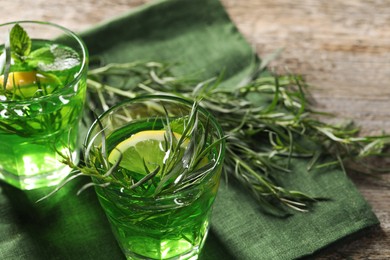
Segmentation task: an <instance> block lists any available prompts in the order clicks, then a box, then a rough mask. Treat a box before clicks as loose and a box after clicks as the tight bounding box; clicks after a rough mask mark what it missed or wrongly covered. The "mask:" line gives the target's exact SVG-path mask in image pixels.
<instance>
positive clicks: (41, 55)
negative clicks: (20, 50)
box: [26, 47, 55, 67]
mask: <svg viewBox="0 0 390 260" xmlns="http://www.w3.org/2000/svg"><path fill="white" fill-rule="evenodd" d="M54 59H55V56H54V54H53V52H52V51H51V50H50V47H42V48H39V49H37V50H34V51H32V52H31V53H30V55H29V56H28V57H27V59H26V62H27V63H28V65H29V66H30V67H38V65H39V63H42V64H50V63H53V62H54Z"/></svg>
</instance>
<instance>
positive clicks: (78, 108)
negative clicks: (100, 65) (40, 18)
mask: <svg viewBox="0 0 390 260" xmlns="http://www.w3.org/2000/svg"><path fill="white" fill-rule="evenodd" d="M42 46H54V44H53V43H51V42H42V41H39V42H36V41H33V50H34V49H36V48H39V47H42ZM55 46H56V47H55V48H56V51H57V52H62V53H65V54H67V55H68V58H67V59H66V60H64V62H72V60H73V62H74V64H77V62H78V64H77V65H75V66H72V64H69V63H68V65H67V66H68V67H67V66H64V67H63V68H61V67H59V66H60V64H61V61H59V60H58V59H57V60H56V62H54V63H53V64H47V63H43V62H42V64H41V65H40V66H41V67H42V68H43V69H45V70H46V71H40V70H39V66H38V69H37V68H30V67H28V66H26V65H25V64H19V63H17V62H15V64H13V65H12V66H11V70H10V72H15V74H17V73H20V72H21V71H22V72H23V73H26V72H27V74H28V75H32V76H31V77H35V75H38V76H39V77H41V78H43V80H41V81H39V80H38V81H37V82H27V83H26V84H25V85H23V86H19V85H17V86H14V87H12V88H11V89H7V90H4V88H3V86H0V88H1V92H0V147H1V150H0V179H3V180H4V181H5V182H7V183H9V184H11V185H13V186H15V187H18V188H20V189H34V188H39V187H46V186H52V185H56V184H58V183H59V182H60V181H61V180H62V179H63V178H64V177H65V176H66V175H67V174H68V173H69V172H70V169H69V168H68V167H66V166H65V165H64V164H62V163H61V162H60V160H61V159H62V158H61V157H60V156H59V155H58V153H57V151H59V152H62V153H65V152H66V153H67V154H69V150H68V148H70V153H71V154H72V156H75V157H77V152H76V150H77V145H78V138H77V135H78V127H79V121H80V120H79V119H80V116H81V113H82V109H83V104H84V100H85V91H86V80H85V77H84V78H81V80H80V81H78V82H76V83H75V84H73V85H72V86H70V87H67V89H64V86H65V85H67V84H68V83H69V82H70V81H72V80H73V79H74V76H75V73H77V72H78V71H79V70H80V67H81V64H80V58H79V57H78V56H76V52H74V51H72V50H71V49H69V48H68V47H65V46H61V45H55ZM63 58H65V57H63ZM77 59H78V61H77ZM29 71H31V73H29ZM15 74H11V75H15ZM42 75H43V76H42ZM14 78H16V77H15V76H12V77H11V76H10V77H9V78H8V80H9V81H10V80H14V81H15V79H14ZM1 83H2V82H1ZM16 83H18V82H16ZM16 83H15V84H16ZM1 85H2V84H1ZM9 100H11V102H8V101H9ZM3 101H5V102H3ZM75 159H76V158H75Z"/></svg>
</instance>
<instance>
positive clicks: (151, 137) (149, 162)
mask: <svg viewBox="0 0 390 260" xmlns="http://www.w3.org/2000/svg"><path fill="white" fill-rule="evenodd" d="M165 134H166V131H165V130H146V131H141V132H138V133H136V134H134V135H132V136H131V137H129V138H127V139H126V140H124V141H122V142H120V143H119V144H118V145H117V146H116V147H115V148H114V149H113V150H112V151H111V153H110V155H109V156H108V161H109V162H110V163H112V164H115V163H117V162H118V160H119V159H120V157H121V155H122V160H121V161H120V163H119V166H121V167H122V168H125V169H127V170H129V171H132V172H137V173H139V174H142V175H146V174H147V173H149V172H151V171H154V170H155V169H156V168H157V167H158V166H160V170H161V168H162V166H163V164H164V162H165V160H166V158H167V157H168V156H169V152H170V151H166V148H165V147H166V145H167V143H166V140H165V137H164V136H165ZM173 135H174V137H175V138H176V139H177V140H179V139H180V137H181V135H180V134H178V133H175V132H174V133H173ZM188 142H189V141H188V140H186V141H185V142H184V143H183V144H182V146H181V147H182V149H183V151H184V149H185V147H186V146H187V144H188ZM144 161H145V165H146V166H147V168H148V169H149V172H148V171H147V170H146V169H145V167H144ZM158 174H159V173H158Z"/></svg>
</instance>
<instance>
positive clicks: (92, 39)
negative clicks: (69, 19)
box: [0, 0, 378, 260]
mask: <svg viewBox="0 0 390 260" xmlns="http://www.w3.org/2000/svg"><path fill="white" fill-rule="evenodd" d="M259 19H261V17H259ZM82 37H83V38H84V39H85V41H86V43H87V46H88V48H89V51H90V55H91V57H99V58H101V59H102V60H103V61H104V62H129V61H135V60H144V61H150V60H155V61H165V62H178V66H176V67H175V70H174V73H175V74H176V75H183V74H185V75H188V74H194V73H196V75H198V76H199V78H200V79H208V78H210V77H213V76H216V75H218V74H219V73H220V72H221V71H225V74H224V75H225V81H224V82H223V86H224V87H226V88H228V87H229V86H234V84H235V83H237V82H239V81H240V80H242V79H243V78H244V77H245V76H246V75H248V73H249V72H250V71H251V70H252V69H253V67H254V66H255V65H254V62H253V52H252V49H251V48H250V46H249V45H248V43H247V42H246V41H245V40H244V39H243V37H242V36H241V35H240V33H239V32H238V31H237V29H236V28H235V26H234V25H233V24H232V22H231V21H230V20H229V18H228V16H227V14H226V13H225V11H224V9H223V7H222V6H221V4H220V3H219V2H218V1H217V0H165V1H158V2H154V3H153V4H149V5H145V6H142V7H141V8H139V9H137V10H136V11H133V12H131V13H126V14H124V15H123V16H121V17H118V18H116V19H114V20H110V21H107V22H105V23H103V24H99V25H97V26H95V27H94V28H91V29H90V30H88V31H86V32H84V33H82ZM292 165H293V171H292V172H291V173H289V174H286V173H277V174H278V176H280V182H281V184H282V185H284V186H286V187H289V188H292V189H297V190H301V191H305V192H307V193H309V194H315V195H317V196H323V197H327V198H329V200H328V201H324V202H320V203H318V204H316V205H315V206H314V208H313V210H312V211H311V212H309V213H297V214H294V215H293V216H291V217H288V218H276V217H272V216H269V215H266V214H263V213H262V212H261V208H260V207H259V205H258V204H256V202H255V201H254V200H253V199H252V197H251V196H250V195H248V193H247V192H246V191H245V190H243V189H242V188H241V187H240V185H237V184H236V183H235V182H234V181H232V180H230V181H229V182H228V183H226V182H222V183H221V187H220V190H219V194H218V196H217V200H216V203H215V207H214V212H213V213H214V214H213V218H212V227H211V230H210V233H209V237H208V239H207V241H206V245H205V250H204V252H203V254H202V259H244V260H245V259H273V260H274V259H296V258H302V257H305V256H309V257H311V256H312V254H313V253H315V252H318V250H320V249H322V248H324V247H326V246H328V245H330V244H333V243H334V242H337V241H339V240H340V239H342V238H345V237H347V236H350V235H352V234H357V232H358V231H362V230H363V231H364V230H365V229H366V228H367V227H370V226H373V225H376V224H378V220H377V218H376V217H375V215H374V214H373V212H372V211H371V209H370V207H369V205H368V204H367V203H366V201H365V200H364V198H363V197H362V196H361V195H360V194H359V192H358V191H357V190H356V188H355V187H354V185H353V184H352V183H351V182H350V180H349V179H348V178H347V176H345V175H344V174H343V172H342V171H341V170H340V169H337V168H328V169H322V170H321V171H319V170H318V171H310V172H307V171H306V170H305V169H306V167H305V165H306V161H304V160H295V161H293V162H292ZM85 181H86V180H82V179H79V180H77V181H75V182H73V183H71V184H69V185H67V186H65V188H64V189H62V190H61V191H60V192H58V193H57V194H56V195H54V196H53V197H51V198H50V199H48V200H45V201H43V202H41V203H38V204H36V203H35V201H36V200H37V199H38V198H41V197H42V196H43V195H45V194H47V193H48V192H49V191H51V190H52V189H51V188H49V189H40V190H34V191H25V192H23V191H18V190H16V189H14V188H12V187H10V186H8V185H6V184H4V183H1V184H0V192H1V193H0V259H96V260H97V259H124V256H123V254H122V253H121V251H120V249H119V247H118V246H117V244H116V241H115V239H114V237H113V235H112V234H111V231H110V228H109V225H108V222H107V220H106V218H105V215H104V213H103V211H102V210H101V208H100V207H99V205H98V202H97V199H96V195H95V193H94V191H93V190H92V189H90V190H87V191H85V192H84V193H82V194H81V195H80V196H76V192H77V189H78V188H79V187H81V185H82V184H83V183H85Z"/></svg>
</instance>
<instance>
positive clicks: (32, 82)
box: [0, 71, 61, 97]
mask: <svg viewBox="0 0 390 260" xmlns="http://www.w3.org/2000/svg"><path fill="white" fill-rule="evenodd" d="M3 82H4V75H1V76H0V85H1V86H3ZM53 83H54V84H53ZM49 84H50V85H53V86H52V87H51V88H50V87H48V86H49ZM59 84H61V82H60V80H59V79H58V78H57V77H56V76H54V75H52V74H47V73H45V74H43V73H39V72H36V71H19V72H11V73H9V74H8V79H7V84H6V86H5V89H6V90H7V91H10V92H11V91H14V93H15V94H16V95H18V96H22V97H33V96H34V95H35V94H36V92H37V91H38V90H39V87H40V86H41V85H45V86H46V87H45V91H46V93H45V94H49V93H51V91H52V88H53V87H56V86H58V85H59Z"/></svg>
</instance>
